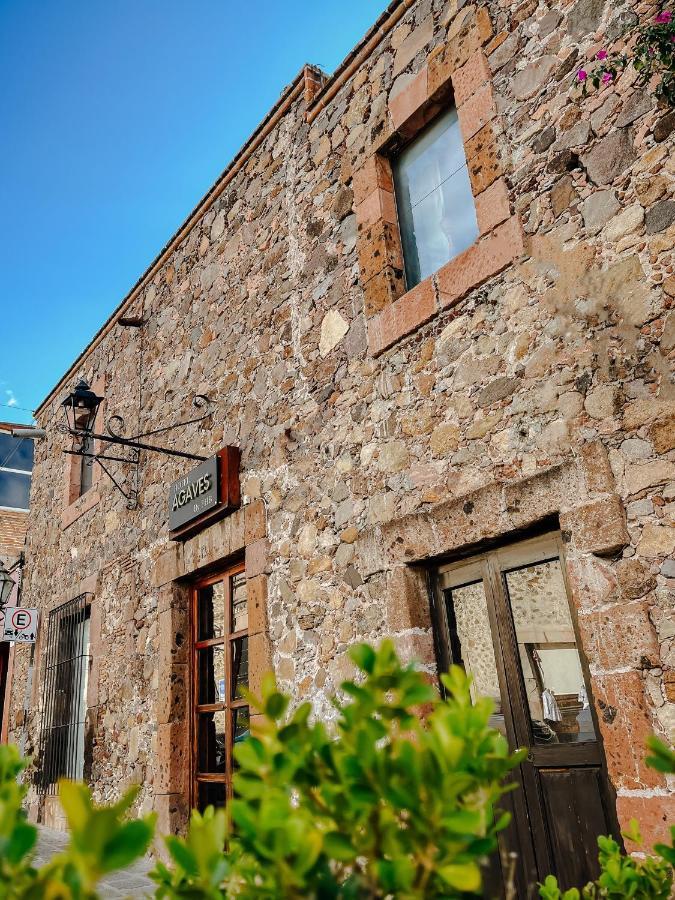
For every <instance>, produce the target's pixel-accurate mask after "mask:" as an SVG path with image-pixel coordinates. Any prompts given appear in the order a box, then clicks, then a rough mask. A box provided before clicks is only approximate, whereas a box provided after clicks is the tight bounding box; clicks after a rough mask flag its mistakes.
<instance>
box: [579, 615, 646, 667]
mask: <svg viewBox="0 0 675 900" xmlns="http://www.w3.org/2000/svg"><path fill="white" fill-rule="evenodd" d="M579 631H580V633H581V642H582V645H583V648H584V652H585V653H586V656H587V657H588V662H589V663H590V665H591V667H592V668H593V669H605V670H608V669H621V668H631V669H641V668H652V667H654V666H657V665H658V664H659V644H658V641H657V639H656V631H655V629H654V626H653V624H652V622H651V620H650V618H649V606H648V604H646V603H644V602H640V601H637V602H633V603H615V604H613V605H612V606H610V607H609V609H603V610H599V611H597V612H583V611H582V612H581V613H580V615H579Z"/></svg>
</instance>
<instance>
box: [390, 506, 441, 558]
mask: <svg viewBox="0 0 675 900" xmlns="http://www.w3.org/2000/svg"><path fill="white" fill-rule="evenodd" d="M380 533H381V539H382V547H383V550H384V553H385V555H386V558H387V561H388V564H389V565H396V564H399V565H400V563H402V562H405V563H409V562H416V561H417V560H420V559H427V558H428V557H430V556H433V555H434V554H435V552H436V538H435V535H434V528H433V525H432V523H431V519H430V518H429V514H428V513H419V514H416V515H410V516H404V517H403V518H400V519H393V520H392V521H391V522H386V523H384V524H383V525H382V526H381V532H380Z"/></svg>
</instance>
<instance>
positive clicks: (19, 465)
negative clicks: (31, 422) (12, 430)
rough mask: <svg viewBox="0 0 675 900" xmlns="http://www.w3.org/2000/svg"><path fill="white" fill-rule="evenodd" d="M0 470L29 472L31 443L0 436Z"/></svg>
mask: <svg viewBox="0 0 675 900" xmlns="http://www.w3.org/2000/svg"><path fill="white" fill-rule="evenodd" d="M0 468H8V469H21V470H23V471H24V472H30V471H31V470H32V468H33V441H32V440H31V439H30V438H15V437H12V436H11V434H0Z"/></svg>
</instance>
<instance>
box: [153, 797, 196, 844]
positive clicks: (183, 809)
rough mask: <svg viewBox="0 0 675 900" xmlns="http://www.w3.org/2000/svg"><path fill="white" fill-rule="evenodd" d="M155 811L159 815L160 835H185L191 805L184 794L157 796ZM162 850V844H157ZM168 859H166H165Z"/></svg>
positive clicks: (158, 827) (158, 828)
mask: <svg viewBox="0 0 675 900" xmlns="http://www.w3.org/2000/svg"><path fill="white" fill-rule="evenodd" d="M153 806H154V811H155V812H156V813H157V831H158V833H159V834H176V835H180V834H184V833H185V829H186V827H187V824H188V821H189V819H190V805H189V803H188V801H187V798H186V797H185V795H184V794H156V795H155V799H154V804H153ZM157 847H158V849H161V848H160V842H158V844H157ZM163 858H164V859H166V857H163Z"/></svg>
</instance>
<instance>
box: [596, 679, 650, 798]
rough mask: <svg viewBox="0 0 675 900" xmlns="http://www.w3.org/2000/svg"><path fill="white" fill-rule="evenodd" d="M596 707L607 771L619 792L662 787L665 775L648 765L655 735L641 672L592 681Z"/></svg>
mask: <svg viewBox="0 0 675 900" xmlns="http://www.w3.org/2000/svg"><path fill="white" fill-rule="evenodd" d="M593 695H594V702H595V708H596V712H597V715H598V721H599V724H600V731H601V732H602V738H603V743H604V749H605V757H606V760H607V769H608V772H609V777H610V778H611V780H612V782H613V784H614V787H615V788H616V789H618V790H621V789H627V790H641V789H645V788H656V787H663V786H664V785H665V778H664V776H663V775H661V774H659V773H658V772H655V771H654V770H653V769H650V768H649V766H647V764H646V763H645V750H644V748H645V742H646V740H647V738H648V737H649V736H650V735H651V734H653V733H654V726H653V723H652V717H651V715H650V713H649V704H648V701H647V697H646V696H645V690H644V683H643V680H642V674H641V673H640V672H617V673H612V674H608V675H604V674H600V675H597V676H596V677H594V679H593Z"/></svg>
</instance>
